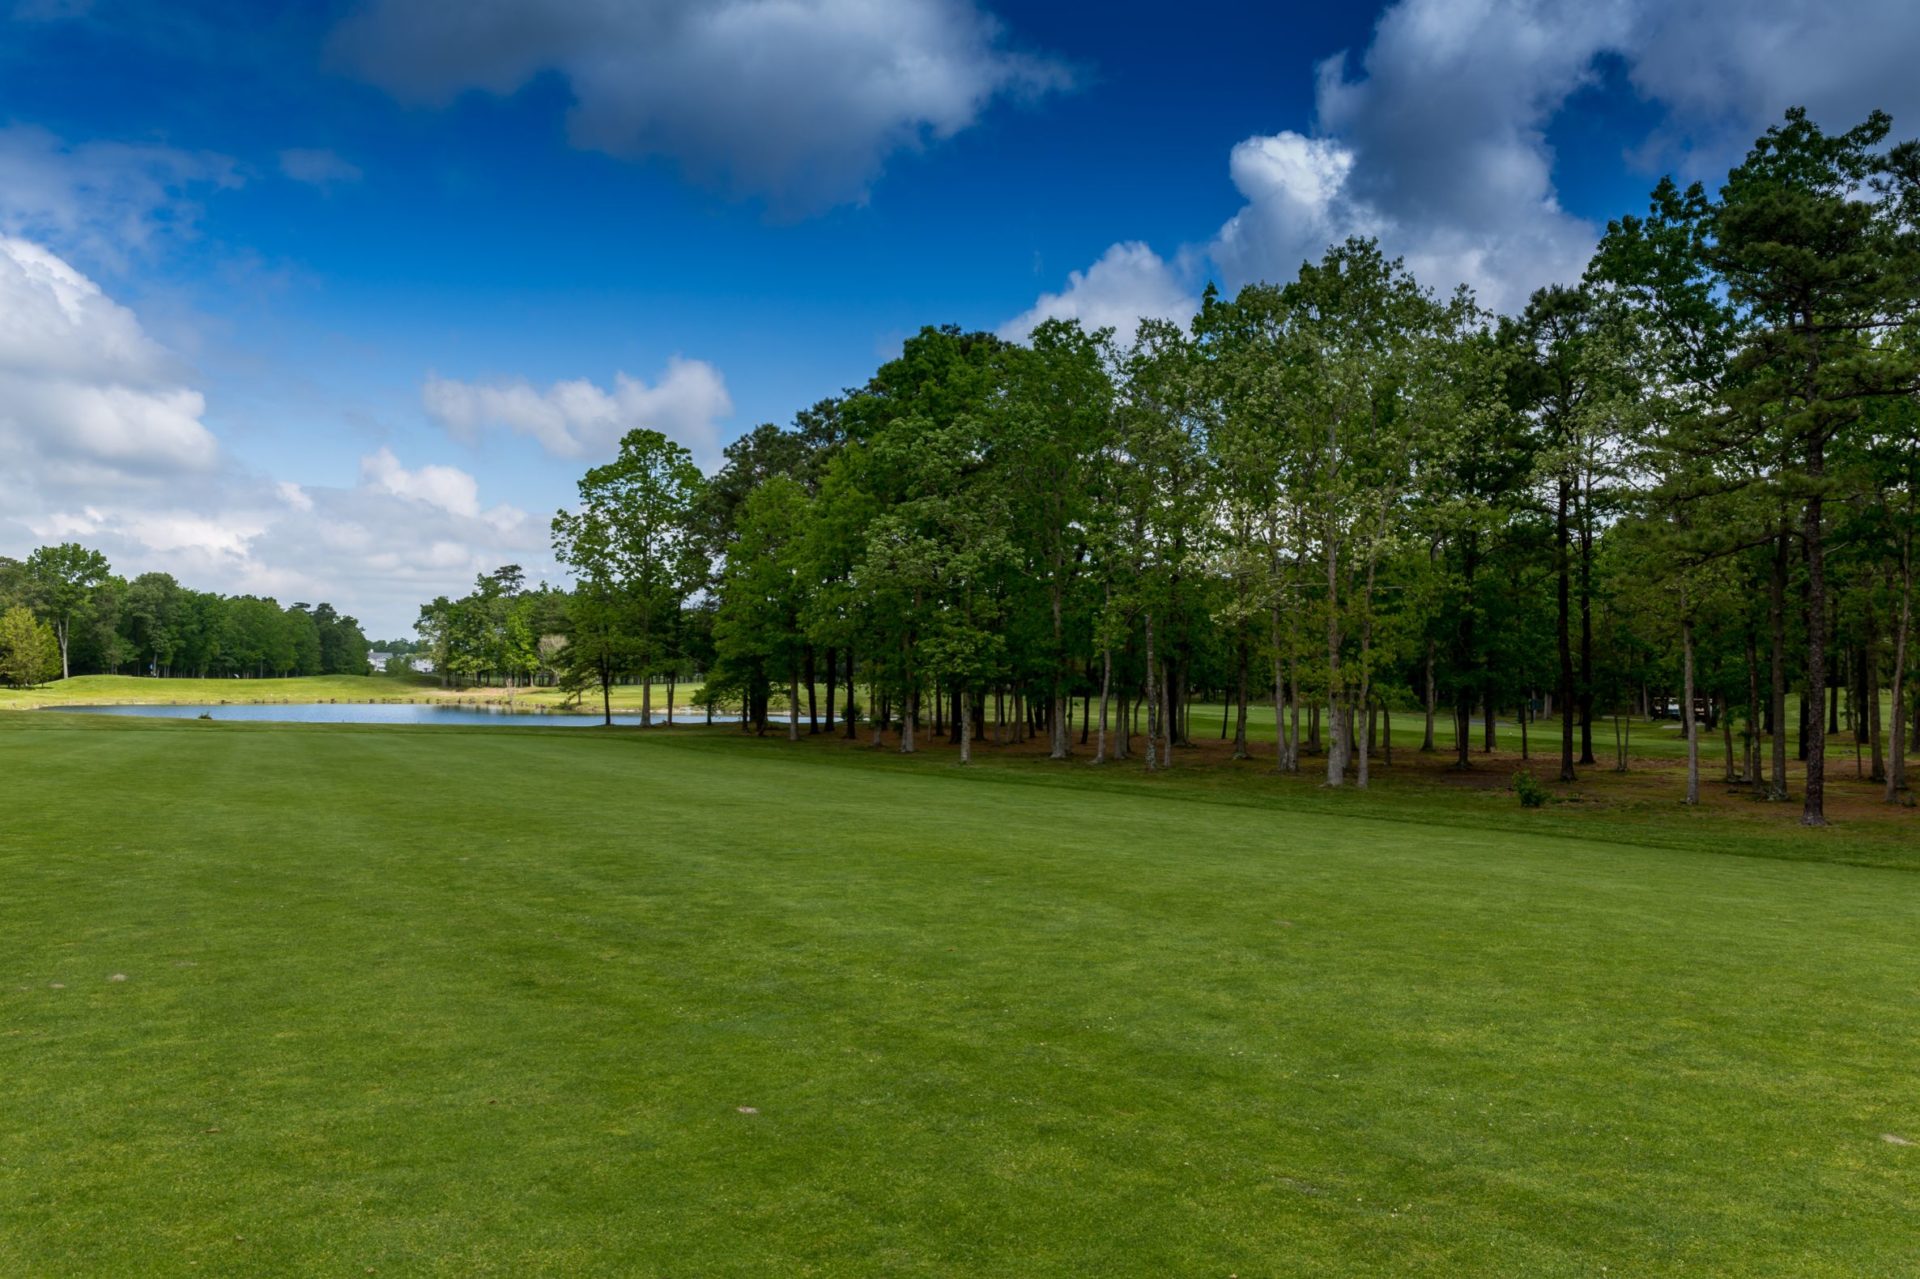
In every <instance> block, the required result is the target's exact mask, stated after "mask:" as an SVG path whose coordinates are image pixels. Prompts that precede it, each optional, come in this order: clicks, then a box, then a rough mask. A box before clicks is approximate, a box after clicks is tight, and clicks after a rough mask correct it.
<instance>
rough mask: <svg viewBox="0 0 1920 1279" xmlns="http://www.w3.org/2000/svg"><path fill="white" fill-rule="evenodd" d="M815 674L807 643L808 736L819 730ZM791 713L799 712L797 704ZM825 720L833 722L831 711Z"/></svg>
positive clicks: (815, 734) (811, 652) (815, 733)
mask: <svg viewBox="0 0 1920 1279" xmlns="http://www.w3.org/2000/svg"><path fill="white" fill-rule="evenodd" d="M816 674H817V672H816V671H815V670H814V666H813V645H811V644H809V645H807V670H806V676H807V735H808V736H809V737H813V736H817V735H818V734H819V732H820V707H819V704H818V703H817V702H816V701H815V700H814V698H815V692H814V689H815V685H816V684H817V683H818V681H817V680H816V679H815V678H814V677H815V675H816ZM793 713H794V714H795V715H798V714H799V713H800V708H799V707H798V706H795V707H794V708H793ZM827 722H828V723H829V724H831V723H832V722H833V712H832V711H828V712H827Z"/></svg>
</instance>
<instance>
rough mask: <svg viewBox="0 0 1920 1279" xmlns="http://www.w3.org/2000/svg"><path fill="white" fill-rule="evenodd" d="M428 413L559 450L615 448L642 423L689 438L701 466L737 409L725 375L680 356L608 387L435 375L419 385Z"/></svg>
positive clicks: (452, 426)
mask: <svg viewBox="0 0 1920 1279" xmlns="http://www.w3.org/2000/svg"><path fill="white" fill-rule="evenodd" d="M420 398H421V402H422V404H423V405H424V406H425V408H426V411H427V414H428V416H430V417H432V418H433V419H434V420H435V421H437V422H439V423H440V424H441V425H442V426H444V427H446V428H447V430H448V431H450V432H451V433H452V434H453V435H454V436H456V437H457V438H460V439H466V440H471V439H473V438H474V437H476V436H477V435H478V434H479V433H480V432H481V431H483V430H487V429H490V428H498V429H505V430H509V431H512V432H514V433H515V434H518V435H526V436H531V437H532V438H534V439H536V440H538V441H539V442H540V444H541V445H542V446H543V447H544V448H545V449H546V450H547V452H549V453H551V454H553V455H554V456H556V457H582V456H587V455H595V454H604V453H608V452H611V451H612V449H613V446H614V445H615V444H616V443H618V441H619V439H620V437H621V436H622V435H625V434H626V433H627V432H628V431H631V430H635V429H638V428H646V429H649V430H655V431H659V432H660V433H661V434H662V435H665V436H666V437H667V438H668V439H670V440H673V441H674V442H676V443H678V444H683V445H685V446H686V447H687V448H688V449H689V450H690V451H691V452H692V453H693V455H694V458H695V460H696V461H698V462H700V464H701V465H703V466H706V465H711V464H713V463H714V462H715V461H716V460H717V459H718V457H719V453H720V428H719V422H720V420H721V419H723V418H725V417H727V416H728V415H730V414H731V413H732V412H733V399H732V397H731V396H729V395H728V394H727V384H726V379H725V378H723V377H722V376H721V375H720V370H718V369H716V368H714V367H713V365H711V364H708V363H707V362H706V361H705V360H689V359H683V358H681V357H679V356H675V357H674V358H673V359H671V360H669V361H668V362H667V367H666V370H665V371H664V372H663V373H662V374H661V375H660V378H659V380H658V381H657V382H654V383H652V384H648V383H647V382H645V381H643V380H642V379H640V378H636V377H629V376H628V375H627V374H625V373H619V374H616V375H615V376H614V380H613V385H612V387H610V388H606V387H601V386H598V385H596V384H595V383H593V382H590V381H588V380H587V379H585V378H575V379H569V380H565V381H559V382H555V383H553V384H552V385H550V386H548V387H546V388H545V389H541V388H538V387H535V386H534V385H533V384H532V383H530V382H528V381H527V380H526V379H525V378H516V379H512V380H509V381H502V382H491V383H479V382H459V381H453V380H450V379H447V378H441V377H437V376H429V377H428V378H427V380H426V383H425V385H424V386H422V388H421V391H420Z"/></svg>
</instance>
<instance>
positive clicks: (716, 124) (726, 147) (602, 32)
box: [333, 0, 1069, 213]
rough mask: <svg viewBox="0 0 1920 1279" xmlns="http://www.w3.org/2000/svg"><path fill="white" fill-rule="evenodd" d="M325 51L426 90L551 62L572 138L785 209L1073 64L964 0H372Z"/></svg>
mask: <svg viewBox="0 0 1920 1279" xmlns="http://www.w3.org/2000/svg"><path fill="white" fill-rule="evenodd" d="M333 51H334V55H335V57H336V58H337V59H338V60H339V61H340V62H341V63H342V64H343V65H345V66H346V67H348V68H349V69H351V70H353V71H355V72H357V73H358V74H360V75H361V76H363V77H364V78H366V79H367V80H369V81H371V82H373V83H374V84H377V85H379V86H381V87H383V88H385V89H387V90H388V91H390V92H392V93H393V94H394V95H396V96H397V97H400V98H402V99H405V100H410V101H416V102H423V103H429V104H440V103H444V102H446V101H448V100H450V99H452V98H453V97H455V96H456V95H458V94H459V93H461V92H463V91H466V90H476V89H477V90H481V91H484V92H488V93H494V94H510V93H513V92H515V91H516V90H518V89H519V88H521V87H522V86H523V85H525V84H526V83H527V82H528V81H529V80H531V79H532V78H533V77H534V76H536V75H538V74H540V73H541V72H545V71H554V72H558V73H559V74H560V75H561V76H563V77H564V78H565V80H566V82H567V84H568V86H569V87H570V88H571V90H572V93H573V99H574V105H573V111H572V114H571V116H570V118H569V129H570V132H571V136H572V139H573V141H574V143H575V144H576V145H578V146H581V147H585V148H590V149H594V150H600V151H606V152H609V153H611V154H614V155H619V156H647V155H661V156H667V157H669V158H671V159H673V160H674V161H676V162H678V163H679V165H680V166H681V167H682V169H683V170H685V171H686V172H687V173H689V174H690V175H691V176H692V177H694V178H695V179H696V180H698V181H701V182H705V183H708V184H711V185H715V186H719V187H722V188H724V189H727V190H730V191H733V192H735V193H738V194H744V195H751V196H760V197H765V198H767V199H768V200H770V201H771V202H772V203H773V204H774V205H776V206H778V207H781V208H783V209H785V210H787V211H790V212H797V213H807V212H813V211H816V210H818V209H822V208H826V207H829V206H831V205H834V204H839V203H843V202H846V201H851V200H859V199H861V198H863V197H864V195H865V193H866V190H867V188H868V186H869V185H870V184H871V183H872V182H873V180H874V179H875V177H877V176H878V174H879V173H880V170H881V169H882V167H883V166H884V164H885V162H886V159H887V157H888V156H890V155H892V154H894V153H895V152H898V151H901V150H911V149H914V148H917V147H920V146H922V145H924V144H925V143H927V142H928V141H934V140H939V139H942V138H947V137H950V136H952V135H953V134H956V133H959V132H960V131H962V130H964V129H966V128H968V127H969V126H971V125H972V124H974V123H975V121H977V120H978V119H979V118H980V115H981V113H982V112H983V111H984V110H985V109H986V107H987V105H988V104H989V103H990V102H992V101H993V100H995V99H996V98H1001V97H1020V96H1030V95H1033V94H1037V93H1042V92H1045V91H1048V90H1052V89H1057V88H1061V87H1064V86H1065V85H1066V84H1067V82H1068V78H1069V77H1068V74H1067V72H1066V71H1065V70H1064V69H1063V68H1062V67H1060V66H1059V65H1058V64H1056V63H1054V62H1052V61H1049V60H1047V59H1044V58H1040V57H1036V56H1032V55H1028V54H1024V53H1020V52H1018V51H1015V50H1012V49H1010V48H1008V47H1007V46H1006V43H1005V41H1004V39H1003V36H1002V32H1001V29H1000V26H999V24H998V23H997V22H996V21H995V20H994V19H993V18H992V17H991V16H989V15H988V14H986V13H984V12H982V11H981V10H980V9H978V8H977V7H975V5H974V3H973V2H972V0H652V2H650V3H644V4H616V3H608V2H607V0H480V2H478V3H471V4H462V5H447V4H442V3H438V0H370V3H367V4H365V5H363V6H362V7H361V8H360V9H359V10H358V12H356V13H354V14H353V15H352V16H350V17H349V18H348V19H347V20H346V21H345V22H344V23H343V24H342V25H341V27H340V28H339V30H338V31H337V32H336V33H335V36H334V41H333Z"/></svg>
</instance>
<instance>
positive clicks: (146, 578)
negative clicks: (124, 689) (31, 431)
mask: <svg viewBox="0 0 1920 1279" xmlns="http://www.w3.org/2000/svg"><path fill="white" fill-rule="evenodd" d="M368 669H369V667H368V665H367V639H366V636H365V635H363V634H361V631H360V623H359V622H357V621H355V620H354V619H353V618H351V617H348V616H345V615H343V614H341V613H340V612H338V611H337V610H335V608H334V607H333V606H332V605H331V604H325V603H322V604H319V605H309V604H305V603H296V604H291V605H288V606H286V607H282V606H281V605H280V604H279V603H278V602H276V601H274V600H271V599H262V598H259V597H257V596H252V595H236V596H227V595H217V594H214V593H212V592H208V591H195V590H189V589H187V588H186V587H183V586H181V585H180V583H179V582H177V581H175V580H174V578H173V577H172V576H171V575H170V574H167V573H142V574H140V575H139V576H138V577H135V578H133V579H132V580H131V581H129V580H128V579H126V578H124V577H121V576H118V575H117V574H115V573H114V572H113V571H112V568H111V566H109V564H108V563H107V559H106V557H105V556H104V555H102V554H101V553H100V552H99V551H97V550H93V549H91V548H89V547H85V546H81V545H79V544H78V543H75V542H65V543H61V544H60V545H58V546H43V547H40V548H39V549H38V550H35V551H34V552H33V553H32V554H30V555H28V556H27V557H26V559H24V560H16V559H9V558H7V557H5V556H0V681H4V682H6V683H9V684H13V685H16V686H20V685H32V684H41V683H45V682H47V681H49V680H53V679H62V678H66V677H68V676H71V675H76V674H104V675H121V674H132V675H157V676H162V677H169V676H172V677H192V678H207V677H211V676H222V677H226V676H237V677H241V678H262V677H267V676H289V675H364V674H366V673H367V672H368Z"/></svg>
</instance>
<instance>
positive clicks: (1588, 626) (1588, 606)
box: [1521, 477, 1597, 764]
mask: <svg viewBox="0 0 1920 1279" xmlns="http://www.w3.org/2000/svg"><path fill="white" fill-rule="evenodd" d="M1585 490H1586V491H1585V492H1584V493H1583V494H1582V495H1581V500H1580V762H1581V763H1582V764H1592V763H1595V762H1597V761H1595V759H1594V758H1593V484H1592V480H1591V478H1590V477H1589V478H1588V479H1587V480H1586V482H1585ZM1525 713H1526V712H1525V711H1524V710H1523V711H1522V712H1521V714H1522V715H1524V714H1525Z"/></svg>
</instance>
